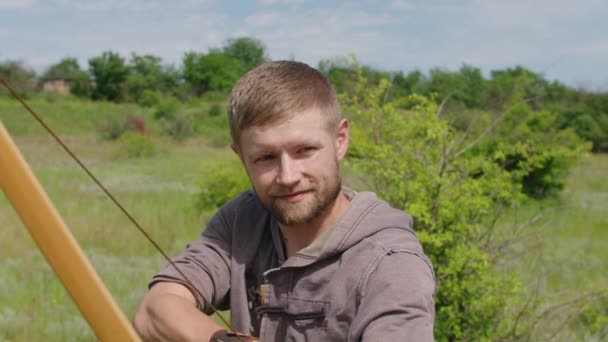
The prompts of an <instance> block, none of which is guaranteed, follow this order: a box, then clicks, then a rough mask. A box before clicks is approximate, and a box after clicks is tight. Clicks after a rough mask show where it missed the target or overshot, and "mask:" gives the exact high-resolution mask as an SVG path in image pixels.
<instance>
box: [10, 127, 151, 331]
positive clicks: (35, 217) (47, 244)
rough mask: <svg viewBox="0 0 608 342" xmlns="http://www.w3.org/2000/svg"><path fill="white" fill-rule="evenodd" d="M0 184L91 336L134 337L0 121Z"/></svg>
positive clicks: (128, 323)
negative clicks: (84, 321) (80, 315)
mask: <svg viewBox="0 0 608 342" xmlns="http://www.w3.org/2000/svg"><path fill="white" fill-rule="evenodd" d="M0 188H1V189H2V190H3V191H4V194H5V195H6V197H7V198H8V200H9V202H10V203H11V204H12V206H13V207H14V208H15V210H16V211H17V214H18V215H19V217H20V218H21V221H23V223H24V224H25V226H26V227H27V229H28V230H29V232H30V234H31V235H32V237H33V239H34V241H36V244H37V245H38V248H39V249H40V251H42V253H43V254H44V256H45V258H46V259H47V261H48V263H49V264H50V265H51V267H52V268H53V270H54V271H55V273H56V274H57V276H58V277H59V279H60V280H61V282H62V283H63V286H64V287H65V288H66V290H67V291H68V293H69V294H70V296H71V297H72V299H73V300H74V302H75V303H76V305H77V306H78V309H79V310H80V312H81V313H82V315H83V316H84V318H85V319H86V320H87V322H88V323H89V325H90V326H91V328H92V329H93V331H94V332H95V335H97V338H98V339H99V340H100V341H103V342H115V341H118V342H122V341H125V342H129V341H140V339H139V337H138V336H137V334H136V333H135V331H134V330H133V327H132V326H131V324H130V322H129V321H128V320H127V318H126V317H125V316H124V314H123V313H122V311H121V310H120V308H119V307H118V305H117V304H116V303H115V302H114V300H113V299H112V296H111V295H110V292H109V291H108V290H107V289H106V288H105V286H104V284H103V283H102V281H101V279H100V278H99V276H98V275H97V273H96V272H95V269H94V268H93V266H92V265H91V263H90V262H89V261H88V259H87V258H86V256H85V255H84V253H83V251H82V249H80V246H79V245H78V242H77V241H76V239H75V238H74V236H73V235H72V234H71V232H70V230H69V229H68V228H67V226H66V225H65V223H64V222H63V220H62V219H61V217H60V216H59V213H58V212H57V210H56V209H55V207H54V206H53V204H52V203H51V201H50V200H49V198H48V196H47V195H46V193H45V192H44V190H43V189H42V186H41V185H40V183H39V182H38V180H37V179H36V177H35V176H34V174H33V172H32V170H31V169H30V167H29V165H28V164H27V163H26V162H25V160H24V159H23V157H22V156H21V154H20V153H19V150H18V149H17V146H16V145H15V143H14V142H13V140H12V139H11V137H10V136H9V134H8V132H7V131H6V129H5V128H4V125H3V124H2V122H1V121H0Z"/></svg>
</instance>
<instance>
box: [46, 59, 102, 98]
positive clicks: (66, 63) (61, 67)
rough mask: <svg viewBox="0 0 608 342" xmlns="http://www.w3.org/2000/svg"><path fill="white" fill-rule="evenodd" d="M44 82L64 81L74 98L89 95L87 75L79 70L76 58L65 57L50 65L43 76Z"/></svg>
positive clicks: (89, 87) (89, 88) (88, 78)
mask: <svg viewBox="0 0 608 342" xmlns="http://www.w3.org/2000/svg"><path fill="white" fill-rule="evenodd" d="M42 79H44V80H56V79H62V80H66V81H68V82H69V84H70V92H71V93H72V94H74V95H76V96H81V97H88V96H90V94H91V86H90V81H91V80H90V77H89V74H88V73H87V72H85V71H83V70H81V69H80V65H79V64H78V61H77V60H76V58H73V57H66V58H64V59H62V60H60V61H59V62H58V63H55V64H53V65H51V66H50V67H49V68H48V69H47V70H46V72H45V73H44V75H43V76H42Z"/></svg>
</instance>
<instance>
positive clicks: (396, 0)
mask: <svg viewBox="0 0 608 342" xmlns="http://www.w3.org/2000/svg"><path fill="white" fill-rule="evenodd" d="M388 7H389V8H393V9H397V10H411V9H413V8H414V5H413V4H412V3H411V2H410V1H408V0H393V1H391V3H390V4H389V6H388Z"/></svg>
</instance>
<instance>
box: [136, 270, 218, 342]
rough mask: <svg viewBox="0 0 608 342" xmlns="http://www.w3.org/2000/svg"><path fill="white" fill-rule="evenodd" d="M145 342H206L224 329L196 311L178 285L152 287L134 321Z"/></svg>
mask: <svg viewBox="0 0 608 342" xmlns="http://www.w3.org/2000/svg"><path fill="white" fill-rule="evenodd" d="M134 325H135V330H137V332H138V333H139V335H140V337H141V338H142V340H144V341H209V340H210V339H211V337H212V336H213V334H214V333H215V332H217V331H219V330H222V329H223V327H222V326H221V325H219V324H217V323H216V322H215V321H214V320H213V319H212V318H211V317H209V316H207V315H205V314H204V313H202V312H200V311H199V310H198V309H197V308H196V300H195V298H194V296H193V295H192V293H191V292H190V290H188V288H186V287H185V286H183V285H180V284H177V283H169V282H162V283H157V284H155V285H154V286H153V287H152V288H151V289H150V291H149V292H148V293H146V295H145V296H144V298H143V299H142V301H141V303H140V305H139V308H137V312H136V313H135V319H134Z"/></svg>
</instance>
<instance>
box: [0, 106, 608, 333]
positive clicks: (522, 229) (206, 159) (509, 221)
mask: <svg viewBox="0 0 608 342" xmlns="http://www.w3.org/2000/svg"><path fill="white" fill-rule="evenodd" d="M31 105H32V107H33V108H34V109H35V110H36V111H37V112H38V113H39V114H41V115H42V116H44V117H45V119H46V120H47V121H48V123H49V124H50V126H51V127H53V128H54V129H55V130H56V131H57V133H58V134H59V135H60V136H61V137H63V138H64V139H65V142H66V143H67V144H68V146H70V147H71V148H72V149H73V150H74V152H75V153H76V155H78V156H79V157H80V158H81V159H82V160H83V162H84V163H85V164H86V165H87V166H88V167H89V168H90V169H91V171H92V172H93V173H94V174H96V175H97V176H98V178H99V179H100V180H101V181H102V183H104V185H106V186H107V188H108V189H109V190H110V191H111V192H113V193H114V194H115V196H116V197H117V198H118V199H119V201H121V202H122V204H123V205H124V206H125V207H126V208H127V209H128V210H129V211H130V212H131V214H132V215H133V216H134V217H135V218H136V219H137V220H138V221H139V222H140V223H141V224H142V226H143V227H144V228H145V229H146V230H147V231H148V232H149V233H150V235H151V236H152V237H153V238H154V239H155V240H156V241H157V242H158V243H159V245H160V246H161V247H162V248H163V249H164V250H165V251H166V252H167V254H169V255H174V254H176V253H178V252H179V251H180V250H181V249H183V248H184V246H185V245H186V244H187V243H188V242H189V241H191V240H193V239H195V238H196V237H197V236H198V235H199V234H200V233H201V232H202V230H203V228H204V224H205V222H206V221H207V219H208V218H209V216H210V215H211V214H212V212H211V211H209V212H199V211H198V210H196V209H195V206H194V200H195V195H196V194H197V192H198V191H199V187H200V186H199V180H200V178H201V176H202V175H203V174H204V173H205V171H206V169H207V168H209V167H210V166H212V165H214V164H215V163H217V162H220V161H223V160H226V159H231V158H235V157H234V156H233V154H232V151H231V150H230V149H229V148H228V146H226V145H225V144H224V145H222V144H218V143H217V139H210V137H209V136H200V135H198V136H195V137H191V138H188V139H186V140H183V141H180V142H176V141H173V140H171V139H170V138H167V137H163V136H160V135H154V134H153V133H151V134H153V136H152V139H153V141H154V144H155V153H154V154H152V155H151V156H149V157H145V158H128V157H126V156H124V155H123V154H122V153H121V151H122V149H123V148H124V146H123V145H121V143H120V142H119V141H106V140H102V139H101V138H100V134H99V129H100V127H101V126H100V125H102V124H103V122H104V120H107V119H108V118H109V117H112V116H117V117H118V116H124V115H126V114H132V113H133V114H137V115H138V116H141V117H142V118H144V119H145V120H146V122H151V121H152V120H151V117H152V113H151V112H150V111H149V110H146V109H143V108H141V107H138V106H135V105H126V104H121V105H119V104H113V103H104V102H95V103H94V102H90V101H80V100H73V99H72V100H62V99H55V98H47V99H45V98H36V99H32V101H31ZM0 121H2V122H3V124H4V125H5V127H6V128H7V129H8V130H9V132H10V133H11V134H12V135H13V136H14V139H15V141H16V143H17V145H18V146H19V148H20V149H21V151H22V153H23V154H24V156H25V158H26V159H27V161H28V162H29V163H30V165H31V166H32V168H33V169H34V171H35V173H36V175H37V177H38V178H39V180H40V182H41V183H42V185H43V186H44V188H45V189H46V191H47V193H48V194H49V196H50V198H51V199H52V201H53V202H54V204H55V206H56V207H57V209H58V210H59V212H60V213H61V215H62V216H63V218H64V220H65V222H66V223H67V225H68V226H69V227H70V229H71V230H72V232H73V233H74V235H75V237H76V238H77V240H78V241H79V243H80V244H81V246H82V248H83V249H84V250H85V252H86V254H87V256H88V257H89V258H90V260H91V262H92V263H93V265H94V266H95V268H96V270H97V272H98V273H99V275H100V276H101V278H102V280H103V281H104V282H105V284H106V286H107V287H108V288H109V290H110V292H111V293H112V295H113V296H114V298H115V300H116V301H117V302H118V304H119V305H120V307H121V308H122V310H123V311H124V312H125V314H126V316H127V317H129V318H131V317H132V316H133V312H134V310H135V308H136V305H137V303H138V301H139V299H140V298H141V296H142V295H143V294H144V293H145V291H146V285H147V283H148V281H149V279H150V277H151V276H152V275H153V274H154V273H155V272H157V271H158V270H159V269H160V268H161V267H163V265H164V264H165V261H164V260H162V259H161V257H160V256H159V255H158V253H157V252H156V251H155V250H154V249H153V247H152V246H151V245H150V244H149V243H148V242H147V241H145V240H144V238H143V237H142V236H141V235H140V233H139V232H138V231H137V230H136V229H135V227H133V226H132V224H131V223H130V222H129V221H128V220H127V218H126V217H124V215H123V214H122V213H120V212H119V210H118V209H117V208H115V207H114V205H113V204H112V203H111V202H110V200H109V199H107V198H106V197H105V195H104V194H103V193H102V191H101V190H100V189H98V188H96V186H95V185H94V184H93V183H92V182H91V181H90V180H89V179H88V178H87V176H86V174H85V173H84V172H83V171H82V170H80V169H79V167H78V166H77V165H76V163H74V162H73V161H72V160H71V159H70V157H69V156H68V155H67V154H66V153H65V152H63V150H61V148H60V147H59V146H58V145H57V144H55V143H54V142H53V141H52V138H51V137H50V136H48V134H46V133H45V132H44V131H43V130H42V129H41V128H40V127H38V125H37V123H36V122H34V120H33V119H32V118H31V117H30V116H29V114H27V113H26V112H25V110H23V109H22V108H20V107H19V105H18V104H17V103H16V101H14V100H11V99H8V98H3V99H0ZM346 182H347V183H348V182H349V179H348V177H347V179H346ZM607 208H608V156H606V155H587V156H585V157H583V158H582V161H581V162H580V163H579V164H578V165H577V166H576V167H575V168H573V169H572V170H571V172H570V176H569V179H568V182H567V184H566V188H565V189H564V190H563V192H562V194H561V196H560V198H559V199H557V200H550V201H543V202H531V203H529V204H527V205H525V206H523V207H520V208H517V209H513V210H512V211H511V212H509V213H508V214H507V215H506V216H505V218H504V219H503V222H501V224H500V225H499V226H500V227H502V229H503V230H504V231H503V233H504V234H505V235H508V234H519V235H518V236H520V237H522V238H519V239H517V242H516V243H515V244H513V245H511V246H510V247H509V248H508V249H506V250H505V253H508V255H509V256H510V258H509V260H510V261H509V262H508V263H507V264H506V265H504V266H505V267H506V268H508V269H514V270H516V271H517V274H518V275H519V276H520V278H521V279H522V282H523V284H525V285H524V288H523V289H522V291H523V292H524V293H528V294H529V295H530V296H534V298H535V300H537V301H539V305H538V308H539V310H541V311H542V310H548V309H552V308H553V307H554V306H556V305H560V303H563V302H564V301H576V300H577V299H580V298H579V297H580V296H581V295H584V294H586V293H600V292H602V291H606V289H608V274H607V273H606V272H605V270H606V269H608V249H606V248H605V245H606V241H608V212H607V211H606V209H607ZM530 218H534V219H533V220H532V221H531V222H528V221H530ZM583 309H584V308H583ZM569 317H570V315H569V313H568V311H563V310H562V311H560V308H557V309H555V310H551V311H550V312H549V314H547V318H548V319H543V320H542V321H539V322H538V324H537V325H536V329H537V330H538V332H537V334H535V336H537V337H538V339H539V340H546V339H549V340H560V341H569V340H581V339H587V338H589V339H591V340H593V339H596V338H597V336H601V335H598V334H595V335H593V334H592V333H591V332H587V331H584V330H580V329H578V330H577V329H574V330H573V329H570V328H569V327H570V326H571V325H569V324H567V323H569V321H568V319H569ZM530 323H531V322H525V324H530ZM522 324H524V323H522ZM555 324H561V325H562V326H564V327H565V328H564V329H561V330H558V332H557V334H556V335H554V336H553V335H552V336H547V335H545V334H544V329H547V331H549V328H551V327H552V325H555ZM555 330H556V329H551V331H552V334H553V332H554V331H555ZM592 335H593V336H594V337H591V336H592ZM604 337H606V336H604ZM94 339H95V338H94V336H93V334H92V332H91V330H90V328H89V327H88V326H87V324H86V322H85V321H84V320H83V319H82V318H81V316H80V315H79V313H78V311H77V310H76V308H75V305H74V304H73V303H72V302H71V300H70V298H69V296H68V295H67V293H66V291H65V290H64V289H63V287H62V286H61V284H60V283H59V281H58V280H57V279H56V278H55V275H54V274H53V272H52V271H51V270H50V268H49V266H48V265H47V264H46V262H45V260H44V258H43V257H42V256H41V255H40V253H39V252H38V250H37V248H36V246H35V244H34V243H33V241H32V239H31V237H30V236H29V234H28V233H27V231H26V229H25V228H24V227H23V225H22V224H21V222H20V220H19V218H18V217H17V215H16V214H15V213H14V211H13V209H12V207H11V206H10V204H9V203H8V201H7V200H6V198H4V196H0V341H42V340H45V341H91V340H94Z"/></svg>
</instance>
